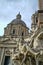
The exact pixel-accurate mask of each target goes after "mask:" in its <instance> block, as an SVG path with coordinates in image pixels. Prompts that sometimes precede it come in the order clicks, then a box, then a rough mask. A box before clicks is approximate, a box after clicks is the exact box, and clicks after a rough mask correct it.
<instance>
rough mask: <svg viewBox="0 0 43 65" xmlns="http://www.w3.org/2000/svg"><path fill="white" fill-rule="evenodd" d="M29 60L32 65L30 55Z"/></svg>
mask: <svg viewBox="0 0 43 65" xmlns="http://www.w3.org/2000/svg"><path fill="white" fill-rule="evenodd" d="M29 62H30V65H32V63H31V58H30V57H29Z"/></svg>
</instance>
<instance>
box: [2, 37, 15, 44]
mask: <svg viewBox="0 0 43 65" xmlns="http://www.w3.org/2000/svg"><path fill="white" fill-rule="evenodd" d="M15 42H16V40H14V39H13V38H8V39H4V40H3V41H2V43H15Z"/></svg>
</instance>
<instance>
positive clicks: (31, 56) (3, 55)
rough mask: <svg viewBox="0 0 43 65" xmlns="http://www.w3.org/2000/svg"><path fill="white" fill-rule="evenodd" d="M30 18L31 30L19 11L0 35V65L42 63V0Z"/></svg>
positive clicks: (36, 64) (38, 64)
mask: <svg viewBox="0 0 43 65" xmlns="http://www.w3.org/2000/svg"><path fill="white" fill-rule="evenodd" d="M38 3H39V10H38V11H36V12H35V13H34V14H33V15H32V17H31V19H32V24H31V31H30V32H29V28H28V27H27V25H26V24H25V23H24V21H22V19H21V15H20V13H19V14H17V16H16V19H14V20H12V21H11V23H9V24H8V25H7V27H5V28H4V35H3V36H0V65H43V0H38Z"/></svg>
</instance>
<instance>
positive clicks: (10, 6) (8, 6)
mask: <svg viewBox="0 0 43 65" xmlns="http://www.w3.org/2000/svg"><path fill="white" fill-rule="evenodd" d="M37 9H38V0H0V35H3V34H4V27H6V26H7V24H8V23H10V22H11V21H12V20H13V19H14V18H16V15H17V14H18V13H19V12H20V13H21V15H22V20H23V21H25V23H26V24H27V26H28V27H29V28H30V27H31V16H32V14H33V13H34V12H35V11H37Z"/></svg>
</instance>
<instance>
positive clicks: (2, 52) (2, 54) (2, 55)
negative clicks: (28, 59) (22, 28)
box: [0, 48, 4, 65]
mask: <svg viewBox="0 0 43 65" xmlns="http://www.w3.org/2000/svg"><path fill="white" fill-rule="evenodd" d="M3 62H4V48H2V51H1V61H0V65H3Z"/></svg>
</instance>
